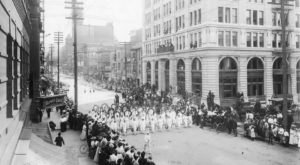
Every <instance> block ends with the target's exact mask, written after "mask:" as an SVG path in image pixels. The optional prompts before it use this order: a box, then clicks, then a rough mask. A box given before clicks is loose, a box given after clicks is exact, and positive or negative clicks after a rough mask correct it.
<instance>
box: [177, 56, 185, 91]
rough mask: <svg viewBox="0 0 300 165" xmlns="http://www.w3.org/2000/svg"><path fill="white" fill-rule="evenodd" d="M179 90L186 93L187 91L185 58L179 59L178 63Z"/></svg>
mask: <svg viewBox="0 0 300 165" xmlns="http://www.w3.org/2000/svg"><path fill="white" fill-rule="evenodd" d="M177 87H178V88H177V92H178V93H179V94H184V92H185V65H184V62H183V60H179V61H178V63H177Z"/></svg>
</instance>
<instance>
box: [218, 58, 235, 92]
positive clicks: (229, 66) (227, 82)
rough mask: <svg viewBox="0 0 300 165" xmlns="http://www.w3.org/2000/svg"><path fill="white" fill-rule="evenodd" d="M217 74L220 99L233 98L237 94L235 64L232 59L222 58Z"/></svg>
mask: <svg viewBox="0 0 300 165" xmlns="http://www.w3.org/2000/svg"><path fill="white" fill-rule="evenodd" d="M219 72H220V73H219V83H220V84H219V87H220V97H221V98H231V97H235V96H236V94H237V64H236V62H235V61H234V59H232V58H230V57H227V58H224V59H223V60H222V61H221V63H220V66H219Z"/></svg>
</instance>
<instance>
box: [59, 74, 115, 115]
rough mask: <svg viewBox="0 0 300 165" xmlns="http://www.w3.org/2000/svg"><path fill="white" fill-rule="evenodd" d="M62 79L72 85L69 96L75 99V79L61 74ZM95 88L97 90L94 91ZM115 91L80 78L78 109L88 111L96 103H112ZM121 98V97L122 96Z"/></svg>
mask: <svg viewBox="0 0 300 165" xmlns="http://www.w3.org/2000/svg"><path fill="white" fill-rule="evenodd" d="M61 81H62V82H64V83H66V84H68V85H69V86H70V88H69V92H68V97H70V98H71V99H72V100H74V79H73V77H69V76H66V75H62V76H61ZM93 90H95V91H94V92H93ZM114 98H115V93H114V92H112V91H107V90H106V89H101V88H100V87H98V88H97V89H96V87H95V86H92V85H91V84H89V83H87V82H85V81H84V80H83V79H81V78H79V79H78V104H79V105H78V110H79V111H80V112H83V113H87V112H88V111H89V110H91V109H92V108H93V106H94V105H102V104H103V103H107V104H108V105H111V104H112V103H113V102H114ZM120 98H121V97H120Z"/></svg>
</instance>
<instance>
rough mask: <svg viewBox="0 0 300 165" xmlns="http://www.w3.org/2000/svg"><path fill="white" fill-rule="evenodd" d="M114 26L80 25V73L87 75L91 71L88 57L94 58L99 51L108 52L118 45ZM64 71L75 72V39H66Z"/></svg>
mask: <svg viewBox="0 0 300 165" xmlns="http://www.w3.org/2000/svg"><path fill="white" fill-rule="evenodd" d="M113 29H114V28H113V24H112V23H108V24H106V25H104V26H96V25H84V24H79V25H78V32H77V41H78V42H77V48H78V72H79V73H80V74H87V72H88V71H89V70H90V68H89V67H87V65H88V64H89V63H88V61H89V60H88V57H92V58H93V55H94V54H96V53H97V51H98V50H103V49H104V50H106V49H110V48H111V47H113V46H114V45H115V43H116V40H115V37H114V30H113ZM62 56H63V57H62V64H63V67H64V68H63V69H64V70H68V71H71V72H73V66H74V64H73V63H74V61H73V37H71V36H68V37H67V38H66V44H65V46H64V48H63V55H62Z"/></svg>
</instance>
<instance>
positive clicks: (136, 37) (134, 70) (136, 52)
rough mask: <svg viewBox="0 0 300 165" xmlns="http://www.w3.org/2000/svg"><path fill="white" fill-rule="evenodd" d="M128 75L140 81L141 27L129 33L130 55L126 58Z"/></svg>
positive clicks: (138, 82)
mask: <svg viewBox="0 0 300 165" xmlns="http://www.w3.org/2000/svg"><path fill="white" fill-rule="evenodd" d="M127 65H128V67H127V69H128V71H127V72H128V73H129V74H128V77H129V78H131V79H132V80H135V81H136V82H137V84H141V82H142V29H139V30H134V31H132V32H131V33H130V55H129V57H128V58H127Z"/></svg>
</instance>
